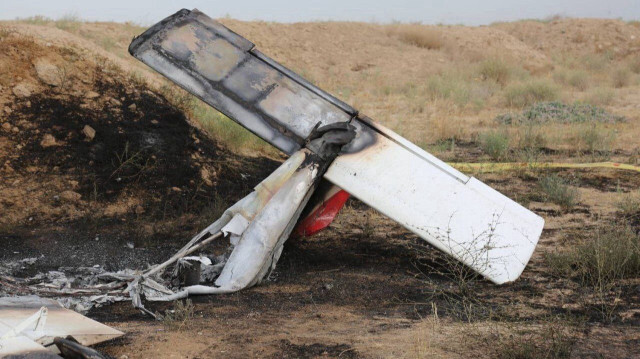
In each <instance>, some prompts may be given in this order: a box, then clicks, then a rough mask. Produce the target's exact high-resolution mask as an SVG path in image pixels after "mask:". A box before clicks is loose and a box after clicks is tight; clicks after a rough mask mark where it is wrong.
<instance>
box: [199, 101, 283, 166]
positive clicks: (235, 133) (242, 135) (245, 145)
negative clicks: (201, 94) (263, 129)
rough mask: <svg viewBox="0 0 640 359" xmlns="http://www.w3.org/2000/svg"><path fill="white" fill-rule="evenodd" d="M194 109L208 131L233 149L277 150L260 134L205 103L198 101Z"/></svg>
mask: <svg viewBox="0 0 640 359" xmlns="http://www.w3.org/2000/svg"><path fill="white" fill-rule="evenodd" d="M192 111H193V117H194V118H195V119H196V120H197V121H198V122H200V123H201V124H202V127H203V128H204V129H205V130H206V131H207V133H209V134H210V135H211V136H213V137H214V138H216V139H217V140H218V141H220V142H222V143H224V144H226V145H227V146H228V147H229V148H230V149H232V150H236V151H240V152H244V153H247V152H251V151H257V152H260V153H261V154H263V155H264V154H271V155H273V154H275V153H276V151H277V150H275V149H274V148H273V147H271V146H270V145H269V144H267V143H266V142H264V141H263V140H261V139H260V138H259V137H258V136H256V135H254V134H252V133H251V132H249V131H248V130H246V129H244V128H243V127H242V126H240V125H238V124H237V123H235V122H233V121H232V120H231V119H229V118H228V117H227V116H225V115H223V114H222V113H220V112H218V111H216V110H214V109H212V108H210V107H209V106H208V105H206V104H204V103H201V102H199V101H198V102H197V103H196V104H195V106H194V108H193V110H192Z"/></svg>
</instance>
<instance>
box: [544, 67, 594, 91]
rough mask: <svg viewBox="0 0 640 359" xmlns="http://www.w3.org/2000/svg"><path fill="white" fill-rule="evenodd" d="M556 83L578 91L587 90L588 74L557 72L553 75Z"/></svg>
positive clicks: (581, 71)
mask: <svg viewBox="0 0 640 359" xmlns="http://www.w3.org/2000/svg"><path fill="white" fill-rule="evenodd" d="M553 78H554V79H555V80H556V82H558V83H560V84H562V85H566V86H571V87H573V88H575V89H576V90H579V91H585V90H587V89H588V88H589V73H588V72H586V71H583V70H559V71H556V72H555V73H554V76H553Z"/></svg>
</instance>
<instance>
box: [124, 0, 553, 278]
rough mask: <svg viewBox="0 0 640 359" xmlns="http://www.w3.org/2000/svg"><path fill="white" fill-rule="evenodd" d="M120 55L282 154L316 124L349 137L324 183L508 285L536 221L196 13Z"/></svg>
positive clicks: (181, 15) (153, 31)
mask: <svg viewBox="0 0 640 359" xmlns="http://www.w3.org/2000/svg"><path fill="white" fill-rule="evenodd" d="M129 52H130V53H131V54H132V55H133V56H135V57H136V58H138V59H140V60H141V61H143V62H144V63H146V64H147V65H149V66H150V67H152V68H154V69H155V70H156V71H158V72H160V73H161V74H163V75H164V76H166V77H168V78H169V79H171V80H173V81H174V82H176V83H177V84H178V85H180V86H181V87H183V88H184V89H186V90H187V91H189V92H191V93H193V94H194V95H196V96H197V97H199V98H200V99H202V100H203V101H205V102H206V103H208V104H209V105H211V106H213V107H214V108H216V109H218V110H219V111H221V112H222V113H224V114H225V115H227V116H228V117H229V118H231V119H233V120H234V121H236V122H238V123H239V124H241V125H242V126H244V127H245V128H247V129H249V130H250V131H252V132H253V133H255V134H256V135H258V136H260V137H261V138H262V139H264V140H265V141H267V142H269V143H270V144H272V145H273V146H275V147H277V148H279V149H280V150H282V151H284V152H285V153H287V154H292V153H293V152H295V151H296V150H298V149H300V148H301V147H303V146H304V143H305V140H306V139H307V138H308V137H309V136H310V134H311V133H312V131H313V130H314V129H315V128H316V127H317V126H318V125H327V124H332V123H336V122H350V123H351V124H352V125H354V126H355V127H356V128H357V135H356V139H355V140H354V141H353V142H352V143H351V144H350V145H349V146H348V148H346V149H344V152H345V153H343V154H341V155H340V156H338V157H337V158H336V160H335V161H334V162H333V164H332V165H331V167H330V168H329V170H328V171H327V173H326V174H325V178H326V179H328V180H329V181H331V182H333V183H334V184H335V185H337V186H339V187H341V188H343V189H344V190H345V191H347V192H349V193H351V194H353V195H354V196H355V197H357V198H358V199H360V200H362V201H363V202H365V203H367V204H368V205H370V206H371V207H373V208H375V209H376V210H378V211H380V212H382V213H383V214H385V215H387V216H389V217H390V218H391V219H393V220H395V221H397V222H398V223H400V224H401V225H403V226H404V227H405V228H407V229H408V230H410V231H412V232H413V233H415V234H417V235H418V236H420V237H422V238H424V239H425V240H426V241H427V242H429V243H431V244H432V245H434V246H435V247H436V248H438V249H440V250H442V251H444V252H446V253H448V254H450V255H452V256H453V257H455V258H457V259H458V260H460V261H462V262H463V263H465V264H466V265H468V266H469V267H470V268H472V269H474V270H475V271H477V272H478V273H480V274H482V275H483V276H484V277H486V278H487V279H489V280H491V281H493V282H494V283H497V284H501V283H505V282H509V281H513V280H515V279H517V278H518V276H519V275H520V273H521V272H522V271H523V269H524V267H525V266H526V264H527V262H528V261H529V258H530V257H531V254H532V253H533V250H534V249H535V246H536V243H537V242H538V238H539V237H540V234H541V232H542V228H543V226H544V221H543V219H542V218H541V217H539V216H537V215H536V214H534V213H532V212H531V211H529V210H527V209H526V208H524V207H522V206H520V205H519V204H518V203H516V202H514V201H512V200H510V199H509V198H507V197H505V196H503V195H502V194H500V193H498V192H497V191H495V190H493V189H492V188H490V187H488V186H486V185H484V184H483V183H482V182H480V181H478V180H476V179H475V178H470V177H467V176H465V175H464V174H462V173H460V172H458V171H457V170H455V169H453V168H452V167H450V166H448V165H447V164H445V163H443V162H442V161H440V160H438V159H437V158H435V157H434V156H432V155H430V154H428V153H427V152H425V151H423V150H422V149H420V148H419V147H417V146H415V145H413V144H412V143H410V142H409V141H407V140H406V139H404V138H402V137H401V136H399V135H397V134H395V133H393V132H392V131H391V130H389V129H386V128H384V127H382V126H380V125H378V124H375V123H374V122H373V121H371V120H370V119H368V118H366V117H364V116H362V115H360V114H358V111H357V110H355V109H354V108H352V107H351V106H349V105H347V104H346V103H344V102H342V101H340V100H339V99H337V98H335V97H334V96H332V95H330V94H328V93H326V92H325V91H323V90H321V89H319V88H317V87H316V86H314V85H312V84H311V83H309V82H308V81H306V80H304V79H303V78H301V77H300V76H298V75H297V74H295V73H293V72H292V71H291V70H289V69H287V68H285V67H284V66H282V65H280V64H278V63H277V62H276V61H274V60H273V59H271V58H269V57H268V56H266V55H265V54H263V53H261V52H260V51H258V50H257V49H256V48H255V46H254V44H253V43H251V42H249V41H248V40H247V39H245V38H243V37H241V36H240V35H238V34H236V33H234V32H233V31H231V30H229V29H227V28H226V27H224V26H223V25H222V24H220V23H218V22H216V21H215V20H212V19H210V18H209V17H207V16H206V15H204V14H203V13H201V12H199V11H197V10H193V11H189V10H181V11H179V12H177V13H176V14H174V15H172V16H170V17H168V18H166V19H165V20H163V21H161V22H160V23H158V24H156V25H154V26H153V27H151V28H150V29H149V30H147V31H145V32H144V33H143V34H142V35H140V36H139V37H137V38H136V39H134V41H133V42H132V43H131V46H130V47H129Z"/></svg>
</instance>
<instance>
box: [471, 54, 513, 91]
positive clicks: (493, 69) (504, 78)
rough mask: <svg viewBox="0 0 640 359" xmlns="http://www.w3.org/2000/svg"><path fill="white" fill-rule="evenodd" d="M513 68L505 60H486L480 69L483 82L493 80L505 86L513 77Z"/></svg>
mask: <svg viewBox="0 0 640 359" xmlns="http://www.w3.org/2000/svg"><path fill="white" fill-rule="evenodd" d="M511 72H512V71H511V68H510V67H509V65H507V64H506V63H505V62H504V61H503V60H501V59H497V58H493V59H487V60H484V61H483V62H482V63H481V64H480V67H479V69H478V73H479V74H480V77H481V78H482V79H483V80H492V81H495V82H496V83H498V84H500V85H501V86H505V85H506V84H507V82H508V81H509V78H510V77H511Z"/></svg>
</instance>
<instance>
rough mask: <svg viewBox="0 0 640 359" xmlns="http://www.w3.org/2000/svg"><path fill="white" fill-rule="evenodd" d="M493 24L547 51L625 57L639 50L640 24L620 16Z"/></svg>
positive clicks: (546, 52)
mask: <svg viewBox="0 0 640 359" xmlns="http://www.w3.org/2000/svg"><path fill="white" fill-rule="evenodd" d="M492 27H494V28H498V29H501V30H504V31H506V32H507V33H509V34H511V35H513V36H515V37H516V38H518V39H520V40H521V41H523V42H524V43H526V44H527V45H529V46H531V47H532V48H534V49H536V50H539V51H541V52H543V53H545V54H547V55H553V54H562V53H582V54H584V53H612V54H614V55H616V56H618V57H624V56H627V55H630V54H637V53H638V52H639V51H640V28H639V27H637V26H634V25H631V24H629V23H626V22H624V21H621V20H608V19H558V20H553V21H550V22H540V21H518V22H511V23H500V24H496V25H493V26H492Z"/></svg>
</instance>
